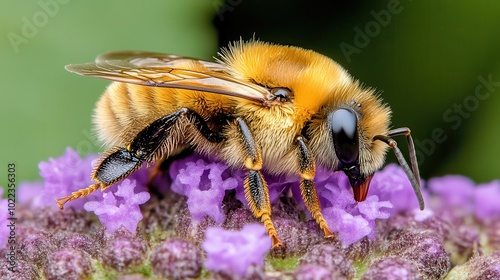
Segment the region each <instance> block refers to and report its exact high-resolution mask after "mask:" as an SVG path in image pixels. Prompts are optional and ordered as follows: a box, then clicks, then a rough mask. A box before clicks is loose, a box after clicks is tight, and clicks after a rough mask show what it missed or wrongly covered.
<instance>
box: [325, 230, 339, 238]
mask: <svg viewBox="0 0 500 280" xmlns="http://www.w3.org/2000/svg"><path fill="white" fill-rule="evenodd" d="M323 231H324V232H325V238H327V239H333V238H335V236H336V235H335V234H334V233H332V232H331V231H330V230H329V229H328V228H324V229H323Z"/></svg>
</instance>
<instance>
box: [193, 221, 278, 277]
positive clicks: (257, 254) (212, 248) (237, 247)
mask: <svg viewBox="0 0 500 280" xmlns="http://www.w3.org/2000/svg"><path fill="white" fill-rule="evenodd" d="M202 248H203V249H204V250H205V252H206V253H207V259H206V262H205V267H206V268H207V269H209V270H211V271H226V272H232V273H236V274H238V275H240V276H244V275H245V274H246V273H247V271H248V270H249V268H250V266H251V265H255V266H258V267H262V266H263V265H264V257H265V256H266V254H267V253H268V252H269V250H270V249H271V239H270V238H269V236H268V235H267V233H266V229H265V228H264V226H263V225H260V224H248V225H246V226H244V227H243V229H242V230H241V231H231V230H225V229H222V228H218V227H210V228H208V229H207V231H206V239H205V242H203V244H202Z"/></svg>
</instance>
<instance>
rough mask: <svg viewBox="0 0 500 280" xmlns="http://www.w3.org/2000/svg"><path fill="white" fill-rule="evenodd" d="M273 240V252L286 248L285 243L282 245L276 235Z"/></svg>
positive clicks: (272, 237)
mask: <svg viewBox="0 0 500 280" xmlns="http://www.w3.org/2000/svg"><path fill="white" fill-rule="evenodd" d="M271 239H272V242H273V246H272V250H277V249H281V248H283V247H284V245H283V243H281V241H280V240H279V239H278V237H276V235H273V236H271Z"/></svg>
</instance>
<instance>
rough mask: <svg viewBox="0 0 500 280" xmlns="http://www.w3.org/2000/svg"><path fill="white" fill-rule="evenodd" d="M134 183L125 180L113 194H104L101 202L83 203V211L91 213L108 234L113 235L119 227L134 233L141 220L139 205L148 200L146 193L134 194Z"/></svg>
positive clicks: (148, 196)
mask: <svg viewBox="0 0 500 280" xmlns="http://www.w3.org/2000/svg"><path fill="white" fill-rule="evenodd" d="M135 186H136V183H135V181H132V180H128V179H125V180H123V181H122V182H121V183H120V184H119V185H118V188H117V190H116V191H115V192H114V193H113V192H105V193H104V194H103V200H102V201H89V202H87V203H85V206H84V208H85V210H87V211H93V212H94V213H95V214H96V215H97V216H98V217H99V221H101V223H102V224H103V225H104V226H105V227H106V231H107V232H108V233H114V232H115V231H116V230H118V229H119V228H120V227H121V226H123V227H125V228H126V229H127V230H128V231H129V232H131V233H135V231H136V229H137V224H138V223H139V221H140V220H142V213H141V209H140V208H139V205H141V204H144V203H145V202H146V201H148V200H149V198H150V195H149V193H147V192H140V193H134V188H135Z"/></svg>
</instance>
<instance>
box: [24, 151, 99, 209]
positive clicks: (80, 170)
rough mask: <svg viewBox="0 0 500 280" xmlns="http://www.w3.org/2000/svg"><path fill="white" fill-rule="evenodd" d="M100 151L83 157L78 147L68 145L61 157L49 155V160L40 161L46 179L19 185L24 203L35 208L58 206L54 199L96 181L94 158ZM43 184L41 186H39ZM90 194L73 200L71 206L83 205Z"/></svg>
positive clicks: (78, 207) (77, 207)
mask: <svg viewBox="0 0 500 280" xmlns="http://www.w3.org/2000/svg"><path fill="white" fill-rule="evenodd" d="M96 158H97V155H90V156H87V157H85V158H81V157H80V155H78V153H77V152H76V151H74V150H73V149H71V148H67V149H66V152H65V153H64V154H63V155H62V156H60V157H59V158H50V159H49V161H48V162H40V164H39V165H38V167H39V168H40V176H41V177H42V179H43V183H40V184H37V183H23V184H21V186H20V187H19V196H20V201H21V203H26V204H29V205H30V207H31V208H32V209H39V208H43V207H50V208H53V209H58V207H57V204H56V203H55V199H57V198H60V197H62V196H64V195H69V194H71V193H72V192H74V191H77V190H79V189H82V188H86V187H88V186H90V185H91V184H93V183H94V182H93V181H92V180H91V178H90V174H91V173H92V161H94V160H95V159H96ZM40 186H41V188H40ZM92 196H95V194H91V195H90V196H88V197H84V198H80V199H76V200H73V201H71V202H69V203H68V206H71V207H73V208H74V209H76V210H80V209H83V205H84V204H85V202H87V201H89V200H90V197H92Z"/></svg>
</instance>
